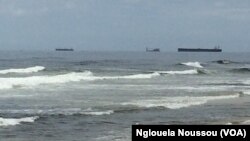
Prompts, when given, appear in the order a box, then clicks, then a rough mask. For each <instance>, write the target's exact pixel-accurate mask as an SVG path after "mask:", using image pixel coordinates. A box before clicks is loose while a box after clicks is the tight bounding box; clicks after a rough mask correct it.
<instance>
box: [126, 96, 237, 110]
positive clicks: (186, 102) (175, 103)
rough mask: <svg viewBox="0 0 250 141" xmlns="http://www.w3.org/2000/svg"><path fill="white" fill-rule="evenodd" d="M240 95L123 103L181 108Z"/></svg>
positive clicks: (149, 106)
mask: <svg viewBox="0 0 250 141" xmlns="http://www.w3.org/2000/svg"><path fill="white" fill-rule="evenodd" d="M237 97H239V95H238V94H237V95H227V96H202V97H189V96H185V97H165V98H161V99H150V100H137V101H131V102H126V103H122V105H134V106H138V107H144V108H152V107H165V108H169V109H180V108H184V107H190V106H194V105H202V104H205V103H207V102H208V101H210V100H219V99H230V98H237Z"/></svg>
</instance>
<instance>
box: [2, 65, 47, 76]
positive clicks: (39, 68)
mask: <svg viewBox="0 0 250 141" xmlns="http://www.w3.org/2000/svg"><path fill="white" fill-rule="evenodd" d="M44 69H45V67H43V66H34V67H29V68H20V69H6V70H0V74H8V73H21V74H22V73H34V72H39V71H42V70H44Z"/></svg>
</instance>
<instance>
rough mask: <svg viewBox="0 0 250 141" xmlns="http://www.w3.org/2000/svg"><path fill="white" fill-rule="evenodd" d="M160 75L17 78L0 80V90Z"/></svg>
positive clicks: (147, 77) (145, 77) (82, 75)
mask: <svg viewBox="0 0 250 141" xmlns="http://www.w3.org/2000/svg"><path fill="white" fill-rule="evenodd" d="M158 75H160V74H159V73H150V74H135V75H126V76H94V75H93V74H92V72H90V71H85V72H81V73H75V72H72V73H68V74H62V75H54V76H48V75H45V76H31V77H18V78H0V84H1V85H0V89H10V88H14V87H25V86H26V87H32V86H37V85H40V84H60V83H67V82H78V81H81V80H85V81H94V80H105V79H149V78H152V77H155V76H158Z"/></svg>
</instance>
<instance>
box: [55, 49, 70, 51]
mask: <svg viewBox="0 0 250 141" xmlns="http://www.w3.org/2000/svg"><path fill="white" fill-rule="evenodd" d="M56 51H74V49H73V48H56Z"/></svg>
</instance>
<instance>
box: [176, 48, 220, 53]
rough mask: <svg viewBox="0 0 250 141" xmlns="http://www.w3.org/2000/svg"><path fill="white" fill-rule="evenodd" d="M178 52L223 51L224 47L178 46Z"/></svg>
mask: <svg viewBox="0 0 250 141" xmlns="http://www.w3.org/2000/svg"><path fill="white" fill-rule="evenodd" d="M178 52H222V49H200V48H178Z"/></svg>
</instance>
